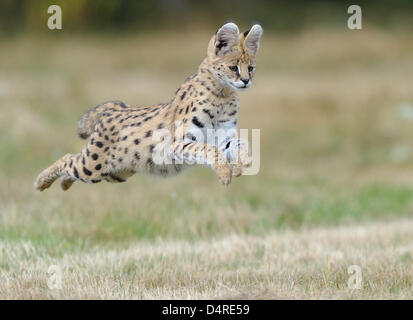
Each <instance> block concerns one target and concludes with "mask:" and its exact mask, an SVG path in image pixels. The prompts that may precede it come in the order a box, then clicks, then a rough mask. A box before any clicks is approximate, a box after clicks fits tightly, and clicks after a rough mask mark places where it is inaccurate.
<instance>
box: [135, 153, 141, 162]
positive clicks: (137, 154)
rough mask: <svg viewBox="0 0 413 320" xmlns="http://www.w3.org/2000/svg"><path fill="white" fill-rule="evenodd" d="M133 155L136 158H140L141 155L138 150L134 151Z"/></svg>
mask: <svg viewBox="0 0 413 320" xmlns="http://www.w3.org/2000/svg"><path fill="white" fill-rule="evenodd" d="M134 156H135V158H136V159H137V160H140V159H141V155H140V154H139V152H135V154H134Z"/></svg>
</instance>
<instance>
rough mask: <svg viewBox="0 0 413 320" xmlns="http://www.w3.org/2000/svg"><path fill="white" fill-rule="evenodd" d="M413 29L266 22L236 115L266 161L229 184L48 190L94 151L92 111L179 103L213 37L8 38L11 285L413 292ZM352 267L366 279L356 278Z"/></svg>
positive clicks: (176, 292) (178, 291)
mask: <svg viewBox="0 0 413 320" xmlns="http://www.w3.org/2000/svg"><path fill="white" fill-rule="evenodd" d="M410 38H411V32H410V31H409V30H403V29H400V30H398V32H397V33H396V32H387V31H385V30H378V29H372V28H370V27H368V26H365V27H364V29H363V31H362V32H351V31H348V30H328V31H326V30H308V31H306V32H303V33H300V34H290V35H288V36H287V35H272V34H270V33H266V34H265V36H264V38H263V43H262V47H261V51H260V56H259V60H258V66H257V67H258V70H257V75H256V79H255V81H254V84H255V85H254V86H253V88H251V89H249V90H248V91H247V92H245V93H242V95H241V105H242V110H241V119H240V120H241V121H240V125H241V127H242V128H248V129H251V128H259V129H261V171H260V173H259V174H258V175H257V176H248V177H242V178H240V179H236V180H234V182H233V184H232V185H231V187H230V188H227V189H225V188H224V187H221V186H219V185H218V182H217V179H216V177H215V176H214V174H213V173H212V172H211V171H210V170H207V169H203V168H198V169H195V170H192V171H189V172H186V173H184V174H182V175H181V176H179V177H176V178H172V179H170V180H157V179H153V178H151V177H147V176H142V175H140V176H136V177H134V178H132V179H131V180H129V181H128V182H127V183H126V184H121V185H111V184H105V183H101V184H98V185H93V186H89V185H84V184H79V183H77V184H75V185H74V186H73V188H72V189H71V190H70V191H69V192H66V193H63V192H62V191H60V189H59V187H58V186H57V185H56V186H54V187H53V188H52V189H51V190H48V191H47V192H45V193H41V194H40V193H36V192H35V191H34V190H33V187H32V184H33V181H34V178H35V176H36V175H37V173H38V172H39V171H40V170H41V169H43V168H44V167H45V166H47V165H49V164H50V163H51V162H52V161H54V160H55V159H56V158H58V157H60V156H61V155H63V154H65V153H67V152H77V151H78V150H80V148H81V147H82V145H83V143H84V142H83V141H80V140H78V139H77V138H76V134H75V129H76V122H77V120H78V118H79V116H80V115H81V114H82V112H84V111H85V110H86V109H87V108H89V107H91V106H93V105H95V104H97V103H99V102H102V101H106V100H109V99H122V100H124V101H125V102H128V103H131V104H137V105H145V104H152V103H156V102H161V101H166V100H168V99H169V98H170V96H171V95H172V93H173V92H174V91H175V89H176V87H177V86H178V85H179V83H181V81H182V80H183V79H185V78H186V76H188V75H189V74H191V73H193V72H194V71H195V70H196V68H197V66H198V63H199V61H200V60H201V58H202V57H203V54H204V52H205V50H206V44H207V42H208V40H209V34H207V33H202V32H197V33H191V32H188V33H186V34H183V35H182V34H173V33H162V34H150V35H140V36H137V37H132V36H121V37H116V38H115V37H97V36H95V37H92V36H90V35H87V36H84V37H75V36H72V37H64V36H62V37H60V36H59V37H56V38H53V37H41V38H29V37H23V38H15V39H8V40H6V39H1V40H0V41H1V47H2V50H1V51H0V70H2V71H1V73H0V106H1V112H0V150H1V152H0V179H1V181H2V183H1V185H0V241H1V242H0V243H1V246H2V249H1V250H0V274H1V277H2V279H1V280H0V297H1V298H18V297H20V298H53V297H61V298H71V297H72V298H110V297H114V298H156V297H164V298H174V297H181V298H186V297H192V298H207V297H210V298H211V297H248V298H292V297H296V298H320V297H325V298H339V297H341V298H361V297H362V298H384V297H393V298H406V297H410V296H409V290H411V282H410V277H411V263H410V261H411V257H410V255H411V253H410V251H409V250H411V236H410V234H409V228H410V229H411V226H412V222H411V220H410V216H411V212H412V209H413V188H412V187H411V181H412V178H413V176H412V172H413V171H412V169H411V163H412V157H413V148H412V145H411V143H410V140H411V136H413V129H412V119H413V105H412V103H413V91H412V90H411V88H412V87H413V78H412V77H411V74H413V63H412V61H413V59H412V58H413V43H412V42H411V41H410ZM183 52H184V54H183ZM10 53H12V54H10ZM360 224H362V225H363V227H359V225H360ZM228 235H231V236H228ZM327 256H329V257H330V258H329V259H330V262H331V263H332V266H331V270H330V271H329V279H328V281H326V279H325V273H324V272H325V269H324V264H325V260H326V257H327ZM51 264H58V265H60V266H61V267H62V268H63V269H64V286H63V289H62V291H61V292H59V293H52V292H50V291H49V290H48V289H47V286H46V276H47V275H46V271H47V268H48V266H49V265H51ZM350 264H359V265H360V266H361V267H362V268H363V275H364V280H365V281H364V286H363V289H362V290H360V291H349V290H348V289H347V287H346V282H347V278H348V275H347V269H346V268H347V266H348V265H350ZM54 294H57V296H56V295H54Z"/></svg>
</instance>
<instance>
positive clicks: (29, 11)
mask: <svg viewBox="0 0 413 320" xmlns="http://www.w3.org/2000/svg"><path fill="white" fill-rule="evenodd" d="M51 4H57V5H60V6H61V8H62V10H63V12H64V32H65V33H71V32H80V33H84V32H98V33H100V32H121V31H122V32H134V33H136V32H146V31H160V32H162V30H165V29H171V28H172V29H177V30H183V29H193V28H195V29H199V28H204V27H205V28H212V29H214V28H216V27H217V25H219V24H222V22H223V21H226V20H229V19H231V20H237V21H238V20H240V21H248V22H260V23H262V24H263V25H265V27H266V30H267V31H274V32H282V31H293V32H295V31H298V30H303V29H306V28H308V27H315V26H320V27H329V28H330V27H338V28H341V27H342V26H343V22H344V21H345V20H346V18H347V17H348V15H347V8H348V7H349V6H350V5H351V4H358V5H361V6H362V7H363V9H364V19H365V20H364V21H365V22H366V23H367V24H370V25H372V24H373V25H379V26H381V27H386V28H388V27H395V26H406V25H407V26H409V27H411V26H412V25H413V13H412V11H413V1H411V0H387V1H373V0H370V1H366V0H363V1H356V2H355V1H339V0H335V1H334V0H333V1H331V0H330V1H327V0H325V1H302V0H298V1H269V0H256V1H248V0H227V1H220V0H211V1H202V0H192V1H190V0H171V1H167V0H155V1H130V0H95V1H90V0H74V1H64V0H55V1H49V0H38V1H33V0H4V1H2V2H1V4H0V27H1V32H2V33H3V34H10V33H11V34H15V33H21V32H48V29H47V28H46V24H45V21H46V20H47V8H48V6H50V5H51Z"/></svg>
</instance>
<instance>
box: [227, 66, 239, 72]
mask: <svg viewBox="0 0 413 320" xmlns="http://www.w3.org/2000/svg"><path fill="white" fill-rule="evenodd" d="M229 69H230V70H231V71H234V72H238V66H229Z"/></svg>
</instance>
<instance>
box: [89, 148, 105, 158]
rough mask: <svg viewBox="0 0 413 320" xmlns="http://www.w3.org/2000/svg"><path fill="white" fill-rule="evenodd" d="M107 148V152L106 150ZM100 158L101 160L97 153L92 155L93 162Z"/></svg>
mask: <svg viewBox="0 0 413 320" xmlns="http://www.w3.org/2000/svg"><path fill="white" fill-rule="evenodd" d="M106 148H109V147H106ZM106 148H105V150H106ZM98 158H99V156H98V154H97V153H94V154H92V159H93V160H97V159H98Z"/></svg>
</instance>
